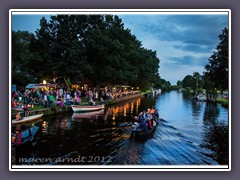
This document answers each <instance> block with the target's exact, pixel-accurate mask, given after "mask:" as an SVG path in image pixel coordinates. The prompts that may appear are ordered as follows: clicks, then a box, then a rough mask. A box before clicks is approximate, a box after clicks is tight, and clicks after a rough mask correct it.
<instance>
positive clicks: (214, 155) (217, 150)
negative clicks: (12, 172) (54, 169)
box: [19, 91, 228, 165]
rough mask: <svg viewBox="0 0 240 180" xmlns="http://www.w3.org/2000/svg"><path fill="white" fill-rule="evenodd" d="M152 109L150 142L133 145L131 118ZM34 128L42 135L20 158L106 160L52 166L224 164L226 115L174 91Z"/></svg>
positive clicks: (51, 118)
mask: <svg viewBox="0 0 240 180" xmlns="http://www.w3.org/2000/svg"><path fill="white" fill-rule="evenodd" d="M151 106H155V107H156V108H157V110H158V112H159V114H160V117H161V118H162V119H161V121H160V123H159V125H158V127H157V129H156V131H155V133H154V134H153V137H151V138H150V139H148V140H146V141H144V142H137V141H134V140H132V139H131V138H130V135H131V118H132V117H133V116H134V115H136V114H138V113H139V112H140V111H143V110H146V109H147V108H149V107H151ZM37 124H38V125H39V126H41V129H42V130H41V131H40V132H39V133H38V135H37V137H36V138H35V141H34V143H35V145H34V146H33V147H31V148H29V149H28V150H27V151H23V152H20V153H19V156H20V157H28V158H31V157H48V158H59V157H71V158H77V157H80V156H81V157H83V156H85V157H91V156H92V157H93V156H94V157H96V156H98V157H110V160H109V161H98V162H93V161H87V162H77V163H76V162H58V163H56V162H54V163H52V164H74V165H77V164H80V165H81V164H146V165H148V164H155V165H168V164H173V165H178V164H180V165H193V164H199V165H204V164H211V165H215V164H227V163H228V160H227V159H228V110H227V109H224V108H222V107H221V106H216V105H210V104H208V103H205V102H204V103H198V102H196V101H193V100H192V99H191V98H190V97H185V96H183V95H182V93H177V92H174V91H173V92H170V93H162V94H161V95H160V96H154V97H153V96H148V97H143V98H138V99H134V100H131V101H127V102H123V103H121V104H117V105H114V106H109V107H106V108H105V109H104V110H100V111H95V112H90V113H66V114H61V115H57V116H49V117H45V118H44V120H43V121H42V122H38V123H37ZM20 164H21V163H20ZM22 164H24V163H22ZM34 164H41V163H40V162H36V163H34ZM50 164H51V163H50Z"/></svg>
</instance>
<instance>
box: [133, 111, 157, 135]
mask: <svg viewBox="0 0 240 180" xmlns="http://www.w3.org/2000/svg"><path fill="white" fill-rule="evenodd" d="M157 119H158V112H157V110H156V109H155V108H149V109H148V110H147V111H143V112H140V113H139V114H138V116H135V117H134V119H133V122H132V128H133V130H137V129H139V130H142V131H147V130H149V129H152V128H153V126H154V125H155V123H156V120H157Z"/></svg>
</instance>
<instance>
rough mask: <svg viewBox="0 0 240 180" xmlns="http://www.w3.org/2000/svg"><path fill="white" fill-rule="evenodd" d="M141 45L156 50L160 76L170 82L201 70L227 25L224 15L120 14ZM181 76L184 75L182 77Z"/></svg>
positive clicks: (226, 17) (226, 18)
mask: <svg viewBox="0 0 240 180" xmlns="http://www.w3.org/2000/svg"><path fill="white" fill-rule="evenodd" d="M120 18H122V20H123V23H124V25H125V27H126V28H129V29H130V30H131V33H132V34H134V35H135V36H136V37H137V38H138V39H139V40H140V41H141V42H142V45H143V47H145V48H148V49H152V50H154V51H156V52H157V56H158V57H159V59H160V70H159V72H160V75H161V76H162V77H164V78H165V79H166V80H169V81H170V82H171V83H176V81H177V80H182V79H183V78H184V76H183V75H188V74H192V73H193V72H199V73H202V72H203V71H204V66H205V65H206V64H207V63H208V58H209V57H210V56H211V54H212V53H213V51H214V49H215V48H216V46H217V44H218V43H219V39H218V35H219V34H221V32H222V30H223V28H224V27H228V16H227V15H207V14H206V15H128V16H122V15H121V16H120ZM182 76H183V77H182Z"/></svg>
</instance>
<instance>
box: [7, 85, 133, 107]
mask: <svg viewBox="0 0 240 180" xmlns="http://www.w3.org/2000/svg"><path fill="white" fill-rule="evenodd" d="M127 93H132V92H130V91H121V90H116V89H113V90H107V89H101V90H100V91H97V90H96V88H94V89H92V90H91V89H88V91H86V90H80V89H75V90H66V89H64V88H56V89H52V88H51V89H49V90H47V89H41V88H39V89H26V90H24V91H21V90H18V91H14V92H12V102H11V106H12V108H23V109H24V108H25V109H26V112H28V110H27V109H28V108H29V107H32V106H33V105H42V106H43V107H45V108H51V107H53V106H59V107H63V106H64V105H71V104H75V105H77V104H81V101H82V98H83V97H87V100H88V104H89V105H95V104H96V103H99V104H103V103H104V101H106V100H112V99H114V98H117V97H121V96H124V95H126V94H127Z"/></svg>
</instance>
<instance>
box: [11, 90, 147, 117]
mask: <svg viewBox="0 0 240 180" xmlns="http://www.w3.org/2000/svg"><path fill="white" fill-rule="evenodd" d="M142 96H143V94H142V93H137V94H128V95H126V96H122V97H118V98H116V99H113V100H107V101H106V105H112V104H117V103H120V102H124V101H127V100H130V99H134V98H139V97H142ZM71 111H72V108H71V106H67V105H65V106H63V107H56V106H55V107H53V108H39V107H35V108H34V109H33V110H30V111H29V115H35V114H44V116H50V115H56V114H61V113H66V112H71ZM17 112H21V113H24V112H23V110H21V111H16V110H12V119H15V116H16V113H17Z"/></svg>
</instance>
